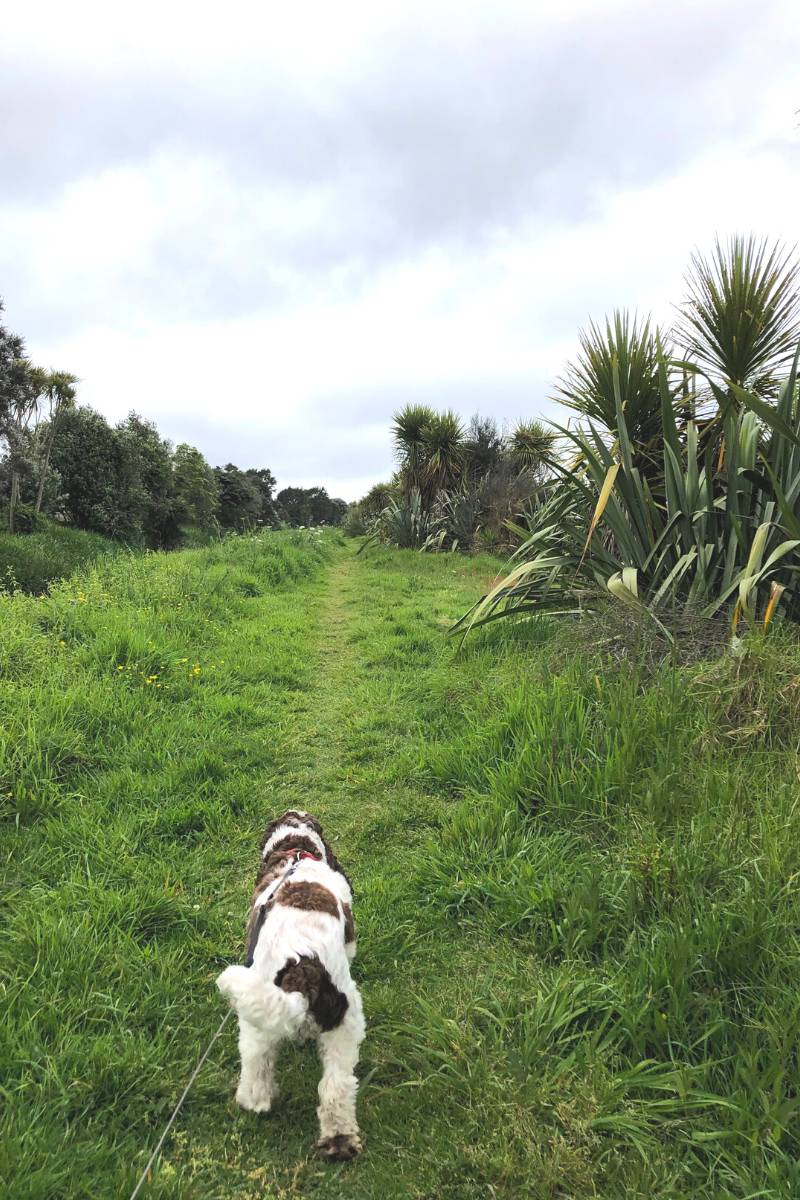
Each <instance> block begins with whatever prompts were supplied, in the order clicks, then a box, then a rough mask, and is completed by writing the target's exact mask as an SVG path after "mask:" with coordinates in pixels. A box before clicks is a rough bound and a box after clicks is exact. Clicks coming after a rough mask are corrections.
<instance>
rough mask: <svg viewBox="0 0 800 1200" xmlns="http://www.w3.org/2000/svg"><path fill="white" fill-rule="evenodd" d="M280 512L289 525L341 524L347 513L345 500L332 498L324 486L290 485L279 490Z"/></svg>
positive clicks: (278, 503)
mask: <svg viewBox="0 0 800 1200" xmlns="http://www.w3.org/2000/svg"><path fill="white" fill-rule="evenodd" d="M277 507H278V513H279V515H280V517H281V519H282V520H283V521H285V522H286V523H287V524H288V525H293V526H295V527H297V526H310V525H341V523H342V521H343V520H344V518H345V514H346V513H347V503H346V502H345V501H344V500H339V499H337V498H332V497H331V496H329V495H328V493H327V491H326V489H325V488H324V487H310V488H300V487H288V488H284V489H283V491H281V492H278V496H277Z"/></svg>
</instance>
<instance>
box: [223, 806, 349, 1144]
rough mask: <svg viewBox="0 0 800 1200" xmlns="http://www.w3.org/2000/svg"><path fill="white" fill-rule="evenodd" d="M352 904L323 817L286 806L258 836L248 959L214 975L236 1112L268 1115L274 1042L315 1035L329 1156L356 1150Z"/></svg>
mask: <svg viewBox="0 0 800 1200" xmlns="http://www.w3.org/2000/svg"><path fill="white" fill-rule="evenodd" d="M297 851H302V852H304V857H298V854H297ZM309 854H311V855H314V857H313V858H309V857H308V855H309ZM352 904H353V894H352V890H351V887H350V881H349V880H348V878H347V876H346V875H345V873H344V871H343V870H342V867H341V865H340V863H339V862H338V860H337V859H336V857H335V855H334V854H333V852H332V850H331V848H330V846H329V844H328V843H327V842H326V840H325V838H324V837H323V834H322V827H321V826H320V823H319V821H317V820H316V819H315V818H314V817H312V816H310V815H309V813H306V812H302V811H299V810H297V809H289V810H288V811H287V812H285V813H284V814H283V816H281V817H279V818H278V819H277V820H276V821H272V822H271V823H270V824H269V825H268V826H267V828H266V830H265V832H264V836H263V838H262V841H261V863H260V866H259V870H258V875H257V877H256V887H255V893H254V895H253V904H252V909H251V912H250V919H249V921H248V925H247V959H246V964H247V965H245V966H241V967H239V966H236V967H228V968H227V969H226V970H224V971H223V972H222V974H221V975H220V976H219V978H218V979H217V986H218V988H219V990H220V991H221V992H222V994H223V995H224V996H227V997H228V999H229V1000H230V1002H231V1004H232V1005H233V1007H234V1008H235V1009H236V1012H237V1015H238V1017H239V1052H240V1055H241V1060H242V1071H241V1078H240V1080H239V1087H238V1089H237V1092H236V1099H237V1101H238V1103H239V1104H240V1105H241V1106H242V1108H246V1109H249V1110H250V1111H251V1112H269V1110H270V1108H271V1107H272V1104H273V1101H274V1100H275V1097H276V1095H277V1089H276V1086H275V1080H274V1070H275V1060H276V1057H277V1053H278V1048H279V1046H280V1043H281V1042H282V1041H284V1040H285V1039H298V1040H300V1039H303V1038H305V1037H308V1036H313V1037H316V1039H317V1044H318V1047H319V1052H320V1057H321V1059H322V1079H321V1080H320V1084H319V1107H318V1108H317V1115H318V1117H319V1125H320V1137H319V1142H318V1143H317V1148H318V1150H319V1153H320V1154H321V1155H322V1157H323V1158H327V1159H334V1160H345V1159H350V1158H353V1157H354V1156H355V1155H356V1154H358V1153H359V1151H360V1150H361V1140H360V1137H359V1131H358V1124H357V1121H356V1088H357V1083H356V1077H355V1067H356V1063H357V1062H358V1049H359V1046H360V1045H361V1042H362V1040H363V1038H364V1014H363V1009H362V1005H361V996H360V994H359V991H358V988H357V987H356V985H355V983H354V982H353V979H352V977H351V975H350V963H351V962H352V960H353V957H354V955H355V952H356V943H355V926H354V924H353V910H352Z"/></svg>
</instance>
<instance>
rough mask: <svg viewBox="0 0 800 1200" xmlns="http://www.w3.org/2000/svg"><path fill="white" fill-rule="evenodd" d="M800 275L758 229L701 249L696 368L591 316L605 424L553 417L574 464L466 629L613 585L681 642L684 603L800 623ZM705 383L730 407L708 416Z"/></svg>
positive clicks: (571, 607) (597, 405) (591, 358)
mask: <svg viewBox="0 0 800 1200" xmlns="http://www.w3.org/2000/svg"><path fill="white" fill-rule="evenodd" d="M797 279H798V267H797V266H796V265H795V264H794V262H793V261H792V260H790V259H789V257H788V256H787V255H786V254H784V253H783V252H782V251H781V250H780V248H778V247H776V248H775V249H773V250H772V251H771V252H769V253H768V252H767V246H766V243H760V244H758V243H756V242H755V241H754V240H753V239H742V238H734V239H733V240H732V241H731V243H730V246H729V247H728V249H727V250H725V249H723V248H722V247H721V246H720V244H719V243H717V247H716V255H715V258H714V260H712V262H711V263H710V264H709V263H706V262H705V261H704V260H702V259H700V258H695V260H694V275H693V276H692V277H691V289H692V294H691V297H690V300H689V301H688V302H687V305H686V306H684V310H683V320H684V324H683V327H682V332H683V336H684V337H685V339H686V340H687V341H688V344H689V349H690V352H691V353H693V354H694V355H695V357H696V359H697V363H695V364H692V363H688V362H680V363H677V364H676V363H675V362H673V361H671V360H670V359H669V358H667V357H666V355H665V354H664V353H662V350H661V347H660V341H659V339H655V340H654V339H653V338H652V337H651V336H650V334H649V333H648V330H647V325H646V324H645V325H644V326H643V327H642V328H637V326H636V323H635V322H633V324H632V325H631V324H629V322H628V320H627V318H626V317H624V316H621V315H620V314H616V315H615V318H614V325H613V326H612V325H611V324H610V323H609V324H608V325H607V330H606V336H605V338H603V336H602V335H601V334H600V333H599V331H598V330H597V329H596V328H595V327H594V326H592V332H591V335H590V336H588V337H585V338H584V339H583V357H582V360H581V362H580V363H579V365H578V367H576V368H573V369H572V371H571V374H570V376H569V379H570V380H571V383H570V385H569V388H568V391H567V395H568V397H570V396H571V402H572V403H573V406H574V407H576V408H578V409H580V410H581V411H582V412H584V413H585V414H587V415H589V416H591V417H592V418H594V419H593V420H588V421H587V423H586V425H585V426H578V427H577V428H576V429H563V428H560V427H559V426H556V427H555V428H556V429H557V430H558V432H560V433H561V434H562V436H563V437H564V439H565V440H566V442H567V444H568V445H569V444H571V450H572V451H573V453H572V460H571V461H564V460H562V459H560V458H559V457H557V456H555V455H552V456H550V457H549V463H550V466H551V469H552V471H553V473H554V476H555V480H554V482H553V483H552V485H550V486H549V487H548V492H547V497H546V499H545V501H544V503H542V504H540V505H539V506H538V508H536V509H535V511H532V512H530V513H529V514H528V515H527V518H526V521H525V524H524V525H518V526H516V528H517V532H518V533H519V535H520V536H521V537H523V538H524V541H523V544H522V545H521V546H520V548H519V549H518V551H517V554H516V558H517V559H518V560H519V561H518V563H517V564H516V565H515V566H514V568H513V570H511V571H510V573H509V574H508V575H507V577H506V578H505V579H504V580H502V581H501V582H500V583H499V584H497V585H496V586H494V587H493V588H492V590H491V591H489V592H487V593H486V594H485V595H484V596H483V597H482V598H481V599H480V600H479V601H478V603H477V605H476V606H475V607H474V608H473V609H472V610H471V611H470V612H469V613H467V614H466V615H465V616H464V617H463V618H462V619H461V621H460V622H458V626H457V627H460V628H463V629H467V630H468V629H470V628H471V627H472V626H473V625H476V624H481V623H483V622H485V621H492V620H495V619H497V618H498V617H504V616H508V615H519V614H521V613H530V612H535V611H545V610H547V611H558V612H562V613H563V612H568V613H579V612H583V611H586V610H587V609H592V608H593V607H596V605H597V601H598V596H599V595H602V594H605V595H606V596H607V595H608V593H610V594H611V595H612V596H614V597H615V598H616V599H617V600H619V601H620V602H622V603H624V604H625V605H627V606H629V607H630V608H632V609H634V610H636V611H638V612H640V613H644V614H647V615H648V616H650V617H651V618H652V619H653V620H654V621H655V623H656V624H657V625H658V626H659V628H660V629H661V630H662V631H663V632H665V633H667V636H669V632H668V630H667V627H666V625H665V624H664V622H666V624H667V625H668V624H669V623H670V620H672V619H674V617H675V614H676V613H678V614H684V613H691V612H694V613H700V614H702V615H703V616H705V617H711V616H714V615H716V614H718V613H724V612H726V611H729V610H732V612H733V623H734V627H736V625H737V623H738V621H739V619H740V618H742V617H743V618H744V619H745V620H746V621H747V622H748V623H749V624H754V623H755V622H757V621H758V622H760V623H761V624H762V626H763V627H764V628H766V627H767V626H768V625H769V623H770V621H771V620H772V618H773V615H774V613H775V610H776V607H777V605H778V604H779V603H780V605H781V611H782V612H783V613H784V614H785V615H786V616H788V617H790V618H792V619H793V620H798V619H800V592H799V591H798V583H797V580H798V573H800V553H798V551H799V550H800V395H799V394H798V385H797V381H798V376H797V367H798V359H800V345H798V342H797V337H798V330H799V328H800V326H798V311H800V294H799V293H798V290H797V287H796V283H797ZM687 322H688V323H687ZM790 351H792V352H793V353H794V363H793V365H792V368H791V371H790V373H789V375H788V378H786V379H785V380H784V381H783V383H782V385H781V386H780V388H779V389H778V394H777V400H774V398H773V393H774V390H775V388H776V387H777V384H776V379H775V371H776V370H778V369H779V368H780V367H781V366H782V365H785V363H786V360H787V356H789V354H790ZM690 378H691V380H692V386H691V387H690V386H689V383H688V380H689V379H690ZM697 378H700V379H701V380H702V381H704V384H705V393H704V394H706V395H707V396H710V397H711V398H712V399H713V401H714V402H715V403H716V406H717V411H716V414H715V416H714V417H713V419H711V420H710V421H700V422H698V420H697V419H696V417H695V413H696V405H695V388H694V381H695V380H696V379H697ZM741 380H747V381H749V383H750V384H752V385H753V386H751V387H748V388H745V387H743V386H741ZM756 386H757V387H759V388H761V390H760V391H757V390H754V388H755V387H756ZM656 397H657V399H658V404H659V408H658V412H657V414H656ZM643 414H646V415H643ZM609 434H610V435H611V439H612V440H611V441H610V442H609V436H608V435H609ZM526 535H527V536H526Z"/></svg>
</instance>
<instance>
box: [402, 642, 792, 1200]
mask: <svg viewBox="0 0 800 1200" xmlns="http://www.w3.org/2000/svg"><path fill="white" fill-rule="evenodd" d="M564 638H565V648H567V649H569V648H570V642H569V635H568V634H566V633H565V634H564ZM494 644H495V646H498V645H499V646H502V645H503V641H502V640H501V641H499V642H498V640H497V638H495V642H494ZM478 653H480V651H478ZM571 659H572V661H571V663H570V665H568V666H567V667H566V669H563V670H561V671H557V672H555V673H552V672H551V671H549V670H548V663H549V662H550V654H548V653H546V652H545V653H544V654H541V653H540V654H539V655H538V657H537V658H534V660H533V661H532V662H531V663H530V664H529V668H528V678H527V679H526V681H525V683H524V685H523V686H520V687H518V688H514V689H511V690H509V689H508V688H507V687H503V686H502V682H501V681H500V680H499V679H498V680H495V682H494V683H491V684H490V685H489V686H488V687H484V689H483V693H482V695H480V696H478V697H476V698H475V699H474V700H473V701H472V703H471V705H470V706H469V709H468V713H467V719H466V720H465V721H464V723H463V724H462V726H461V728H460V730H459V732H458V733H457V734H456V735H455V736H453V735H451V736H450V737H444V738H442V739H440V740H439V742H438V744H435V745H434V746H432V747H431V748H430V750H429V751H428V753H427V754H426V770H427V771H428V773H429V776H430V778H431V781H432V785H433V786H434V787H435V788H436V789H437V790H442V791H443V792H444V793H445V794H448V795H450V796H451V797H452V804H453V807H452V810H451V813H450V816H449V818H448V819H447V821H446V823H445V825H444V829H443V831H442V833H441V834H440V835H439V836H438V837H437V839H436V844H435V846H434V845H431V847H430V852H429V854H428V855H427V856H425V857H424V860H423V866H422V882H421V893H422V894H423V895H424V896H425V897H426V901H427V903H428V904H430V905H433V906H435V907H437V908H439V907H444V909H445V910H446V911H447V912H448V913H449V915H450V920H451V922H452V925H453V927H454V928H455V927H457V928H459V929H460V930H461V931H463V932H464V933H466V934H468V935H470V936H473V937H475V938H478V939H489V938H491V939H492V940H493V942H494V944H495V945H498V944H499V945H503V946H504V947H506V949H505V951H504V953H506V954H509V955H515V956H517V962H518V974H517V977H516V979H517V982H516V985H515V986H509V985H506V986H505V987H504V988H503V990H501V991H498V990H496V989H495V987H494V986H493V985H492V983H491V982H490V981H489V979H487V980H484V981H481V982H480V983H478V985H477V987H476V994H475V997H474V1009H473V1015H472V1018H471V1020H470V1023H469V1026H468V1027H467V1028H463V1027H462V1028H459V1029H458V1030H456V1029H453V1028H450V1027H449V1026H448V1025H447V1024H446V1023H443V1022H441V1020H440V1021H439V1022H438V1024H437V1027H436V1033H435V1037H436V1039H437V1041H436V1045H437V1047H439V1049H438V1051H437V1052H433V1053H431V1054H430V1056H429V1061H430V1063H431V1065H433V1063H434V1062H439V1061H441V1064H442V1065H441V1066H439V1067H438V1068H437V1069H439V1070H441V1071H443V1072H444V1071H446V1077H447V1079H448V1080H449V1081H450V1086H451V1087H454V1088H456V1089H458V1091H459V1092H460V1094H461V1095H462V1096H463V1097H464V1100H465V1102H466V1097H467V1096H468V1095H469V1094H470V1091H471V1090H472V1088H473V1087H474V1086H475V1084H474V1071H475V1065H474V1064H475V1058H476V1054H475V1052H474V1051H470V1049H469V1047H471V1046H474V1045H476V1044H477V1045H478V1046H479V1047H480V1049H479V1051H478V1057H479V1058H480V1059H481V1061H483V1060H484V1059H486V1060H489V1061H492V1062H493V1063H494V1064H495V1069H496V1071H497V1073H498V1075H500V1076H502V1077H503V1078H504V1079H505V1080H506V1084H505V1087H504V1089H499V1091H498V1094H500V1091H503V1094H504V1096H505V1100H506V1102H507V1103H509V1104H525V1103H529V1104H530V1105H532V1106H533V1107H534V1111H535V1112H536V1113H537V1114H538V1115H539V1119H541V1120H543V1121H544V1122H545V1123H549V1122H552V1123H553V1124H554V1125H555V1127H556V1128H557V1129H558V1131H559V1132H558V1135H557V1136H559V1137H561V1138H564V1139H566V1140H567V1141H568V1142H569V1143H570V1144H572V1145H573V1147H574V1148H575V1151H576V1154H578V1156H579V1154H580V1151H579V1148H581V1147H582V1149H583V1152H584V1153H586V1154H587V1155H588V1156H589V1157H590V1158H591V1160H592V1161H593V1162H594V1163H595V1171H596V1172H597V1171H598V1170H599V1171H600V1174H599V1175H598V1174H593V1176H592V1179H593V1184H594V1186H595V1187H596V1188H597V1191H594V1192H592V1193H591V1194H594V1195H603V1196H609V1197H612V1196H614V1197H616V1196H619V1197H621V1196H626V1197H629V1196H637V1197H638V1196H641V1197H644V1196H655V1195H657V1196H663V1197H670V1198H671V1200H672V1198H675V1197H701V1196H702V1197H706V1196H707V1197H712V1196H713V1197H723V1196H724V1197H737V1198H743V1197H745V1196H747V1197H751V1196H756V1195H758V1196H764V1197H770V1198H774V1200H778V1198H779V1197H787V1198H788V1197H789V1196H793V1195H795V1194H797V1192H798V1188H800V1169H798V1166H797V1162H798V1155H799V1154H800V1137H799V1136H798V1135H799V1132H800V1124H799V1123H798V1122H799V1121H800V1099H798V1095H799V1094H800V1065H798V1058H797V1052H796V1038H797V1033H798V1031H800V998H799V997H798V990H797V970H798V964H800V889H798V887H797V879H798V877H799V876H800V850H799V849H798V848H799V847H800V808H798V804H797V795H798V793H797V774H796V745H797V736H798V728H800V690H798V681H800V645H799V644H798V642H797V640H796V638H794V637H786V636H784V637H782V638H778V639H777V640H776V641H774V642H764V641H755V642H753V643H752V645H751V646H750V647H749V649H748V651H747V653H746V654H745V657H744V658H743V659H739V660H733V659H730V658H728V659H727V660H721V661H719V662H717V663H714V664H705V665H703V666H695V667H692V668H685V669H682V670H676V669H674V668H673V667H671V666H669V665H668V664H665V665H662V666H661V667H660V668H659V669H658V670H657V671H656V672H655V673H653V672H652V670H651V669H649V668H647V669H645V668H643V667H639V666H637V665H636V663H628V664H625V663H622V664H616V666H615V667H614V668H613V670H612V669H610V665H609V663H608V662H607V661H605V660H604V659H603V658H602V657H601V656H600V655H598V654H593V653H592V652H591V651H586V650H584V651H583V652H581V653H579V654H578V655H577V656H576V655H575V654H574V653H573V654H572V656H571ZM469 710H471V711H469ZM528 956H530V958H528ZM526 961H527V962H528V963H529V969H528V970H527V971H526V969H525V967H524V966H523V964H524V963H525V962H526ZM456 1040H457V1044H459V1045H461V1046H463V1047H464V1053H463V1056H459V1055H457V1054H456V1055H453V1053H452V1051H451V1053H450V1054H449V1055H448V1054H447V1051H446V1046H447V1045H448V1044H450V1046H451V1047H452V1046H454V1044H455V1043H456ZM422 1041H423V1039H422V1038H420V1039H419V1042H418V1043H417V1048H416V1051H415V1053H416V1054H417V1055H421V1054H422V1053H423V1050H422V1047H421V1044H420V1043H421V1042H422ZM401 1042H402V1045H403V1047H404V1048H405V1047H407V1046H409V1045H410V1044H411V1034H410V1032H409V1031H404V1033H403V1035H402V1037H401ZM445 1064H446V1065H445ZM553 1114H556V1115H555V1116H554V1115H553ZM554 1136H555V1135H554ZM574 1167H575V1164H574V1163H573V1168H574ZM567 1191H568V1194H570V1195H575V1194H581V1195H582V1194H584V1192H583V1191H582V1190H581V1188H580V1187H579V1186H576V1184H575V1183H573V1185H572V1189H567ZM534 1194H536V1195H540V1194H542V1195H543V1194H549V1193H546V1191H545V1190H544V1189H543V1190H542V1191H541V1192H538V1191H536V1192H535V1193H534ZM554 1194H556V1193H554Z"/></svg>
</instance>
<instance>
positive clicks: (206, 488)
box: [172, 442, 220, 530]
mask: <svg viewBox="0 0 800 1200" xmlns="http://www.w3.org/2000/svg"><path fill="white" fill-rule="evenodd" d="M172 465H173V472H174V488H175V508H176V516H177V519H178V521H179V522H180V523H181V524H182V525H189V526H191V527H192V528H195V529H199V530H208V529H213V528H214V525H215V521H216V512H217V507H218V505H219V490H220V489H219V482H218V480H217V477H216V475H215V474H214V472H213V470H212V469H211V467H210V466H209V465H208V463H207V462H206V460H205V458H204V457H203V455H202V454H201V453H200V451H199V450H197V449H196V448H195V447H194V446H189V445H187V444H186V442H181V443H180V444H179V445H178V446H176V447H175V453H174V455H173V458H172Z"/></svg>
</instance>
